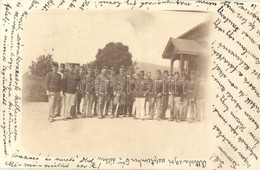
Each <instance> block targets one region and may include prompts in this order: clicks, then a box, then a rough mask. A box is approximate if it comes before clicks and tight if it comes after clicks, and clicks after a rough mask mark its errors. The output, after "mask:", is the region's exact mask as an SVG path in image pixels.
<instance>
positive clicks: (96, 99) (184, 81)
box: [46, 63, 204, 122]
mask: <svg viewBox="0 0 260 170" xmlns="http://www.w3.org/2000/svg"><path fill="white" fill-rule="evenodd" d="M46 93H47V95H48V97H49V121H50V122H52V121H54V117H56V116H62V117H63V118H64V120H67V119H72V118H77V115H79V114H80V115H82V117H94V116H97V117H98V118H100V119H101V118H104V117H107V116H109V117H110V118H115V117H134V118H135V119H141V120H145V119H154V118H156V119H157V120H164V119H167V118H166V111H167V109H169V110H170V117H169V120H170V121H173V120H176V121H177V122H180V121H185V120H186V119H187V113H188V110H189V111H190V115H191V116H190V117H191V120H192V121H198V120H199V119H200V118H201V116H202V115H203V112H204V110H203V108H204V107H203V98H204V97H203V83H201V77H200V75H199V73H198V72H196V73H195V72H192V73H191V74H189V75H187V74H182V75H179V73H178V72H175V73H174V74H173V75H169V73H168V71H167V70H166V71H164V72H163V73H162V72H161V71H160V70H156V75H155V77H154V78H153V79H152V78H151V73H150V72H147V73H146V74H145V73H144V71H140V72H139V73H138V74H136V77H135V76H134V70H133V69H132V68H128V69H126V67H125V66H123V65H122V66H120V68H119V74H116V70H115V67H110V68H108V67H107V66H104V67H102V68H101V71H100V70H99V69H98V68H95V69H93V68H88V70H87V74H83V75H80V72H79V68H75V66H73V65H71V66H70V68H69V71H68V72H65V73H64V70H63V68H61V69H60V72H59V73H58V64H57V63H54V64H53V69H52V72H50V73H48V74H47V75H46ZM82 98H84V102H83V107H82V108H80V102H81V99H82Z"/></svg>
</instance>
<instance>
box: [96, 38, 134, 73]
mask: <svg viewBox="0 0 260 170" xmlns="http://www.w3.org/2000/svg"><path fill="white" fill-rule="evenodd" d="M92 64H93V65H97V66H100V67H103V66H109V67H111V66H114V67H115V68H116V70H118V69H119V67H120V65H125V66H126V67H129V66H131V65H132V54H131V53H130V52H129V48H128V46H126V45H124V44H123V43H121V42H117V43H114V42H110V43H108V44H107V45H106V46H105V47H104V48H103V49H98V53H97V54H96V60H95V62H94V63H92Z"/></svg>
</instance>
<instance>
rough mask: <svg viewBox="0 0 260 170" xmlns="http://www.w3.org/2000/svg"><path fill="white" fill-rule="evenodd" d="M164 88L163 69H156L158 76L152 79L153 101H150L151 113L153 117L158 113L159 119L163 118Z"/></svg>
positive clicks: (157, 117)
mask: <svg viewBox="0 0 260 170" xmlns="http://www.w3.org/2000/svg"><path fill="white" fill-rule="evenodd" d="M162 88H163V82H162V80H161V70H156V77H155V79H154V80H153V81H152V86H151V91H150V94H151V103H150V114H151V118H152V119H153V118H154V115H156V119H157V120H161V117H162V116H161V114H162Z"/></svg>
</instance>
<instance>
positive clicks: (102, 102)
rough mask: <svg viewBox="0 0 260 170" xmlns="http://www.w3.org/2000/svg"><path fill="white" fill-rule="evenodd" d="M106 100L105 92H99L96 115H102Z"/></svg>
mask: <svg viewBox="0 0 260 170" xmlns="http://www.w3.org/2000/svg"><path fill="white" fill-rule="evenodd" d="M106 101H107V95H106V94H99V95H98V116H99V117H103V112H104V106H105V103H106Z"/></svg>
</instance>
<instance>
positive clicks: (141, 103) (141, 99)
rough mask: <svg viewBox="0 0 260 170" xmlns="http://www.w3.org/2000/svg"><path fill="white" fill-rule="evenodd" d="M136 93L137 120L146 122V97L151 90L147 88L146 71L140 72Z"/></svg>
mask: <svg viewBox="0 0 260 170" xmlns="http://www.w3.org/2000/svg"><path fill="white" fill-rule="evenodd" d="M136 86H137V88H136V91H135V93H134V97H135V102H134V110H135V113H136V114H135V119H141V120H145V116H144V115H145V96H146V95H147V93H149V88H147V87H146V86H145V81H144V71H140V72H139V74H138V78H137V79H136Z"/></svg>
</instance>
